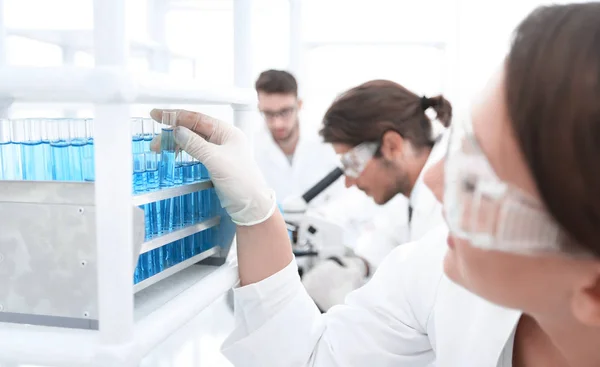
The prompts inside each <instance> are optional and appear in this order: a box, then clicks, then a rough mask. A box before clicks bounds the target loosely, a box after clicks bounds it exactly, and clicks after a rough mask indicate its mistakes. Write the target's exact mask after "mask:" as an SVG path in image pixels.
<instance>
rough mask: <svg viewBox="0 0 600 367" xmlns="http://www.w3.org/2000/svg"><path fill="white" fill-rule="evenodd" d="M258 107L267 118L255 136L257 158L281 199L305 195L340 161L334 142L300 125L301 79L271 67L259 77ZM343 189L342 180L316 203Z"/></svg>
mask: <svg viewBox="0 0 600 367" xmlns="http://www.w3.org/2000/svg"><path fill="white" fill-rule="evenodd" d="M255 88H256V92H257V94H258V109H259V111H260V113H261V115H262V116H263V118H264V120H265V126H264V128H261V129H260V131H259V133H258V135H257V136H255V139H254V147H255V152H254V154H255V159H256V161H257V162H258V165H259V167H260V169H261V171H262V173H263V175H264V177H265V179H266V181H267V183H268V185H269V186H270V187H272V188H273V189H274V190H275V193H276V195H277V201H278V202H279V203H282V202H284V201H285V200H286V199H288V198H290V197H298V196H301V195H302V194H303V193H304V192H306V191H307V190H308V189H309V188H311V187H312V186H313V185H314V184H315V183H317V182H318V181H319V180H320V179H322V178H323V177H325V175H327V174H328V173H329V172H330V171H331V170H332V169H334V168H335V167H336V165H338V164H339V161H338V160H337V157H336V155H335V152H334V151H333V149H332V147H331V145H330V144H325V143H323V142H322V141H321V139H319V137H318V136H317V134H316V132H315V133H314V134H311V132H310V131H306V130H307V129H305V128H303V127H302V126H301V125H300V119H299V112H300V110H301V108H302V100H301V99H300V98H299V97H298V83H297V82H296V79H295V78H294V76H293V75H292V74H290V73H288V72H287V71H283V70H267V71H264V72H263V73H261V74H260V76H259V77H258V79H257V81H256V85H255ZM341 189H343V183H342V180H338V182H336V183H335V184H333V185H332V186H331V187H330V188H329V189H327V190H325V191H324V192H323V193H322V194H321V195H319V196H318V197H317V198H316V199H315V200H314V202H313V203H312V204H313V207H314V204H317V205H319V204H323V203H325V202H327V201H328V200H329V199H330V198H331V196H333V195H335V194H337V193H339V192H340V190H341Z"/></svg>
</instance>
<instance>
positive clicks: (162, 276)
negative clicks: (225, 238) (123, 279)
mask: <svg viewBox="0 0 600 367" xmlns="http://www.w3.org/2000/svg"><path fill="white" fill-rule="evenodd" d="M217 253H219V248H218V247H213V248H211V249H208V250H206V251H204V252H203V253H201V254H198V255H196V256H192V257H190V258H189V259H187V260H185V261H182V262H180V263H179V264H176V265H173V266H171V267H170V268H167V269H165V270H163V271H161V272H160V273H158V274H156V275H153V276H151V277H150V278H148V279H144V280H142V281H141V282H139V283H137V284H135V285H134V286H133V293H137V292H139V291H141V290H143V289H146V288H148V287H149V286H151V285H153V284H155V283H158V282H160V281H161V280H164V279H166V278H168V277H170V276H171V275H173V274H176V273H177V272H180V271H182V270H184V269H186V268H189V267H190V266H192V265H194V264H196V263H198V262H200V261H202V260H204V259H206V258H209V257H211V256H212V255H216V254H217Z"/></svg>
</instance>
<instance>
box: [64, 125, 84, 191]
mask: <svg viewBox="0 0 600 367" xmlns="http://www.w3.org/2000/svg"><path fill="white" fill-rule="evenodd" d="M69 135H70V136H71V146H70V147H69V154H70V163H71V181H78V182H80V181H83V168H84V167H83V166H84V160H85V155H86V152H85V150H86V146H87V144H88V136H87V131H86V120H85V119H70V120H69Z"/></svg>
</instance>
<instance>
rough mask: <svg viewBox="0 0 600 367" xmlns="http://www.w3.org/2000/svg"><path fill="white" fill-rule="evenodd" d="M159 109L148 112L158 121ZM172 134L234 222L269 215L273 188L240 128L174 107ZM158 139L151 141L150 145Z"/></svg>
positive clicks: (253, 221)
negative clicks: (200, 169)
mask: <svg viewBox="0 0 600 367" xmlns="http://www.w3.org/2000/svg"><path fill="white" fill-rule="evenodd" d="M162 111H163V110H156V109H155V110H152V112H150V115H151V116H152V118H153V119H154V120H156V121H159V122H160V121H161V119H162ZM173 134H174V137H175V142H176V143H177V145H178V146H179V147H180V148H181V149H183V150H184V151H186V152H187V153H188V154H190V155H191V156H192V157H194V158H196V159H198V160H199V161H200V162H201V163H202V164H204V165H205V166H206V168H207V169H208V172H209V173H210V178H211V180H212V182H213V185H214V186H215V191H216V192H217V195H218V196H219V200H220V201H221V205H222V206H223V208H225V210H227V213H229V215H230V216H231V219H232V220H233V222H234V223H236V224H238V225H243V226H251V225H255V224H259V223H262V222H264V221H265V220H267V219H268V218H269V217H271V215H272V214H273V212H274V211H275V209H276V208H277V205H276V200H275V192H274V191H273V190H272V189H270V188H269V187H268V186H267V184H266V182H265V180H264V178H263V176H262V174H261V172H260V170H259V168H258V165H257V164H256V162H255V161H254V159H253V153H252V151H251V149H250V147H249V145H248V141H247V139H246V136H245V135H244V133H243V132H242V131H241V130H239V129H238V128H236V127H235V126H233V125H231V124H228V123H225V122H223V121H220V120H217V119H215V118H212V117H210V116H207V115H204V114H201V113H199V112H190V111H184V110H177V127H176V128H175V129H174V132H173ZM159 139H160V137H158V138H155V141H153V143H152V144H151V145H152V147H153V149H156V146H157V145H158V146H159V145H160V140H159Z"/></svg>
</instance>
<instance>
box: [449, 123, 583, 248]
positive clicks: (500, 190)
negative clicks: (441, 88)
mask: <svg viewBox="0 0 600 367" xmlns="http://www.w3.org/2000/svg"><path fill="white" fill-rule="evenodd" d="M451 129H452V130H451V135H450V141H449V145H448V151H447V153H446V163H445V184H444V185H445V189H444V190H445V191H444V210H445V213H446V220H447V222H448V227H449V228H450V231H451V232H452V234H454V235H456V236H458V237H459V238H463V239H466V240H468V241H469V242H470V243H471V245H473V246H475V247H478V248H481V249H486V250H497V251H503V252H508V253H516V254H539V253H563V252H564V251H565V246H563V245H564V244H565V242H566V241H567V236H566V234H565V233H564V231H562V230H561V229H560V227H559V225H558V224H557V223H556V222H555V221H554V219H553V218H552V217H551V216H550V215H549V214H548V212H547V211H546V209H545V207H544V205H543V204H542V203H541V202H540V201H539V200H537V199H535V198H533V197H532V196H531V195H529V194H527V193H525V192H523V191H522V190H520V189H519V188H517V187H514V186H512V185H510V184H507V183H505V182H503V181H502V180H500V179H499V178H498V177H497V175H496V174H495V172H494V170H493V168H492V166H491V165H490V163H489V161H488V160H487V158H486V157H485V155H484V153H483V152H482V150H481V148H480V146H479V144H478V143H477V140H476V139H475V136H474V134H473V128H472V125H471V124H470V123H467V124H463V125H462V126H461V125H458V124H455V125H453V126H452V128H451ZM572 251H573V252H574V253H573V254H574V255H582V252H583V251H582V250H581V251H580V250H579V249H577V250H572ZM570 252H571V251H570ZM585 255H587V254H585Z"/></svg>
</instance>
